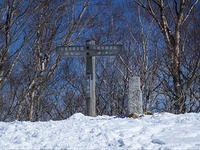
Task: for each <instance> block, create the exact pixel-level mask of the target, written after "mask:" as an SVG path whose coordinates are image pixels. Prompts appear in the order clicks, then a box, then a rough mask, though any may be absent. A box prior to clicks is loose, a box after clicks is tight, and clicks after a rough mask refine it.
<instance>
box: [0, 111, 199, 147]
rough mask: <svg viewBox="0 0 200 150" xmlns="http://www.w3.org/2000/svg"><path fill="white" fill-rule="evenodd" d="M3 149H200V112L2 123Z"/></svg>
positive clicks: (77, 117) (75, 116)
mask: <svg viewBox="0 0 200 150" xmlns="http://www.w3.org/2000/svg"><path fill="white" fill-rule="evenodd" d="M0 148H1V149H97V150H98V149H106V150H109V149H110V150H113V149H115V150H118V149H119V150H120V149H123V150H124V149H144V150H146V149H159V150H169V149H170V150H171V149H172V150H173V149H174V150H175V149H200V113H187V114H180V115H174V114H170V113H155V114H154V115H145V116H144V117H140V118H137V119H133V118H122V117H116V116H97V117H88V116H84V115H83V114H81V113H76V114H74V115H72V116H71V117H70V118H68V119H66V120H62V121H48V122H27V121H24V122H19V121H14V122H0Z"/></svg>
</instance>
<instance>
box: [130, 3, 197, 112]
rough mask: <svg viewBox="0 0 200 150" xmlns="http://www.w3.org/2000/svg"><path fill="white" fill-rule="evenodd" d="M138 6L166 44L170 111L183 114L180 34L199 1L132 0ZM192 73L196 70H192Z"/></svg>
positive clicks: (184, 96)
mask: <svg viewBox="0 0 200 150" xmlns="http://www.w3.org/2000/svg"><path fill="white" fill-rule="evenodd" d="M134 1H135V2H136V3H137V4H138V5H139V6H141V7H142V8H144V9H145V10H147V11H148V12H149V14H150V15H151V16H152V17H153V18H154V20H155V21H156V23H157V25H158V27H159V29H160V31H161V32H162V34H163V36H164V40H165V44H166V49H167V52H166V54H167V56H168V58H169V59H168V61H169V72H170V76H171V77H172V80H173V82H172V83H173V91H172V94H173V97H171V98H172V99H173V102H172V107H173V109H172V111H173V112H174V113H184V112H186V111H187V109H186V95H187V91H188V89H189V87H190V86H188V88H187V89H183V79H182V72H183V69H182V62H181V55H182V53H181V52H183V51H184V46H183V45H182V43H181V39H182V37H181V33H182V29H183V26H184V24H185V22H186V21H187V19H188V18H189V16H190V14H191V12H192V11H193V10H194V8H195V6H196V5H197V4H198V2H199V0H195V1H185V0H180V1H163V0H160V1H157V0H148V1H147V2H142V1H140V0H134ZM198 67H199V65H198V66H197V68H198ZM193 71H194V72H196V71H197V70H196V69H194V70H193ZM195 77H196V75H194V76H193V77H192V78H190V82H191V83H192V82H193V81H194V78H195Z"/></svg>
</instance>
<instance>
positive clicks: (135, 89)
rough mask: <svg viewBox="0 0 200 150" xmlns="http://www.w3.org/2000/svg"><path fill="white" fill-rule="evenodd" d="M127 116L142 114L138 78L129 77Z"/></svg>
mask: <svg viewBox="0 0 200 150" xmlns="http://www.w3.org/2000/svg"><path fill="white" fill-rule="evenodd" d="M127 113H128V115H130V114H133V113H135V114H142V113H143V109H142V92H141V90H140V77H137V76H135V77H129V90H128V112H127Z"/></svg>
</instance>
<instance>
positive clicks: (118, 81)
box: [0, 0, 200, 121]
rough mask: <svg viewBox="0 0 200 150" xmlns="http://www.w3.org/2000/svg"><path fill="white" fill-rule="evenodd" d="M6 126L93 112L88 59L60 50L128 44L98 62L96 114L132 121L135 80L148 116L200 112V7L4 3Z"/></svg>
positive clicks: (1, 54) (135, 0)
mask: <svg viewBox="0 0 200 150" xmlns="http://www.w3.org/2000/svg"><path fill="white" fill-rule="evenodd" d="M0 13H1V16H0V37H1V40H0V120H1V121H13V120H29V121H39V120H40V121H45V120H50V119H52V120H60V119H65V118H68V117H69V116H71V115H72V114H74V113H76V112H82V113H85V108H86V92H87V91H86V84H85V83H86V76H85V61H86V58H84V57H79V58H67V59H61V56H59V55H58V54H57V53H56V47H58V46H61V45H66V46H69V45H85V41H86V40H88V39H91V40H95V42H96V44H98V45H103V44H122V45H123V50H122V52H121V53H120V54H119V55H118V56H115V57H96V100H97V106H96V111H97V115H119V116H122V115H125V114H126V109H127V89H128V79H129V77H130V76H139V77H140V79H141V90H142V95H143V109H144V111H147V110H148V111H153V112H163V111H165V112H171V113H175V114H179V113H186V112H199V111H200V49H199V48H200V3H199V0H146V1H142V0H122V1H116V0H109V1H107V0H103V1H102V0H29V1H27V0H2V1H1V2H0Z"/></svg>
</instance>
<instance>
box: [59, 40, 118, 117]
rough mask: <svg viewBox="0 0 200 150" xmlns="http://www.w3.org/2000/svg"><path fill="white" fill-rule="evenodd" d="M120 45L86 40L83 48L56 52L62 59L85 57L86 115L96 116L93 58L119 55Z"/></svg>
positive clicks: (63, 49) (60, 48)
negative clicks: (100, 43)
mask: <svg viewBox="0 0 200 150" xmlns="http://www.w3.org/2000/svg"><path fill="white" fill-rule="evenodd" d="M121 50H122V45H119V44H118V45H95V41H91V40H87V41H86V45H85V46H59V47H57V52H58V53H59V54H60V55H61V56H62V57H75V56H80V57H84V56H85V57H86V75H87V99H86V107H87V115H89V116H96V112H95V109H96V108H95V105H96V98H95V56H113V55H117V54H119V52H120V51H121Z"/></svg>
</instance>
